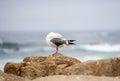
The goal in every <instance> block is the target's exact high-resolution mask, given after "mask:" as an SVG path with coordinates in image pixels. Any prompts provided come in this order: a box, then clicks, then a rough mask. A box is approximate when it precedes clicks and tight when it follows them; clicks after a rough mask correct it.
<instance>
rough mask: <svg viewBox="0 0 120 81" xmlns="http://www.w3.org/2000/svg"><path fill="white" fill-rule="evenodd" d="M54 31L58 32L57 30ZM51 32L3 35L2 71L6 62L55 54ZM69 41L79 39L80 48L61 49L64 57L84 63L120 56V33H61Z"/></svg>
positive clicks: (0, 47) (0, 37)
mask: <svg viewBox="0 0 120 81" xmlns="http://www.w3.org/2000/svg"><path fill="white" fill-rule="evenodd" d="M53 32H54V31H53ZM48 33H49V31H46V32H44V31H42V32H0V69H2V70H3V67H4V65H5V63H6V62H21V61H22V60H23V58H24V57H27V56H34V55H38V56H47V55H50V54H53V53H54V52H55V49H54V48H51V47H49V46H48V45H47V44H46V41H45V37H46V35H47V34H48ZM58 33H60V34H62V35H63V36H64V37H65V38H66V39H74V40H76V42H75V43H76V45H72V46H67V47H64V48H61V49H60V50H59V52H60V53H61V54H64V55H67V56H71V57H75V58H77V59H79V60H81V61H87V60H97V59H103V58H114V57H120V32H119V31H118V32H116V31H114V32H100V31H99V32H93V31H91V32H79V31H65V32H63V31H59V32H58Z"/></svg>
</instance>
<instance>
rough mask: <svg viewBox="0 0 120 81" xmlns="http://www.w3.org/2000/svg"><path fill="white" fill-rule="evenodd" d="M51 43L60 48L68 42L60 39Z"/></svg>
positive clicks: (52, 40)
mask: <svg viewBox="0 0 120 81" xmlns="http://www.w3.org/2000/svg"><path fill="white" fill-rule="evenodd" d="M50 41H51V42H52V43H54V44H55V45H56V46H60V45H63V44H66V40H62V39H60V38H53V39H51V40H50Z"/></svg>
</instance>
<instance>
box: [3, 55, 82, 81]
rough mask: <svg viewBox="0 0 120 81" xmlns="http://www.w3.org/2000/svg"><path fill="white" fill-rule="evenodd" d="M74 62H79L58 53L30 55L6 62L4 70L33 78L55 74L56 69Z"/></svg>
mask: <svg viewBox="0 0 120 81" xmlns="http://www.w3.org/2000/svg"><path fill="white" fill-rule="evenodd" d="M76 63H81V62H80V61H79V60H77V59H75V58H72V57H67V56H64V55H62V54H59V53H58V54H56V53H55V54H52V55H49V56H48V57H43V56H30V57H26V58H24V60H23V62H21V63H12V62H8V63H6V65H5V67H4V72H5V73H11V74H15V75H18V76H22V77H25V78H28V79H35V78H37V77H43V76H49V75H55V74H56V73H55V72H56V71H57V70H61V69H63V68H67V67H69V66H72V65H74V64H76Z"/></svg>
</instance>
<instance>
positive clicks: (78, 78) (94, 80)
mask: <svg viewBox="0 0 120 81" xmlns="http://www.w3.org/2000/svg"><path fill="white" fill-rule="evenodd" d="M33 81H120V77H105V76H101V77H98V76H90V75H69V76H66V75H54V76H48V77H42V78H37V79H35V80H33Z"/></svg>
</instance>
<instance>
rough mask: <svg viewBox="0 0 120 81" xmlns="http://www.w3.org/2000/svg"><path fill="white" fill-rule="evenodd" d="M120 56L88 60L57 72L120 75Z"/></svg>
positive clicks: (65, 73)
mask: <svg viewBox="0 0 120 81" xmlns="http://www.w3.org/2000/svg"><path fill="white" fill-rule="evenodd" d="M119 67H120V57H116V58H109V59H102V60H96V61H87V62H83V63H79V64H75V65H72V66H70V67H68V68H65V69H63V70H62V71H61V72H58V71H56V73H57V74H59V73H61V74H64V75H71V74H72V75H74V74H75V75H97V76H103V75H104V76H120V68H119Z"/></svg>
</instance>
